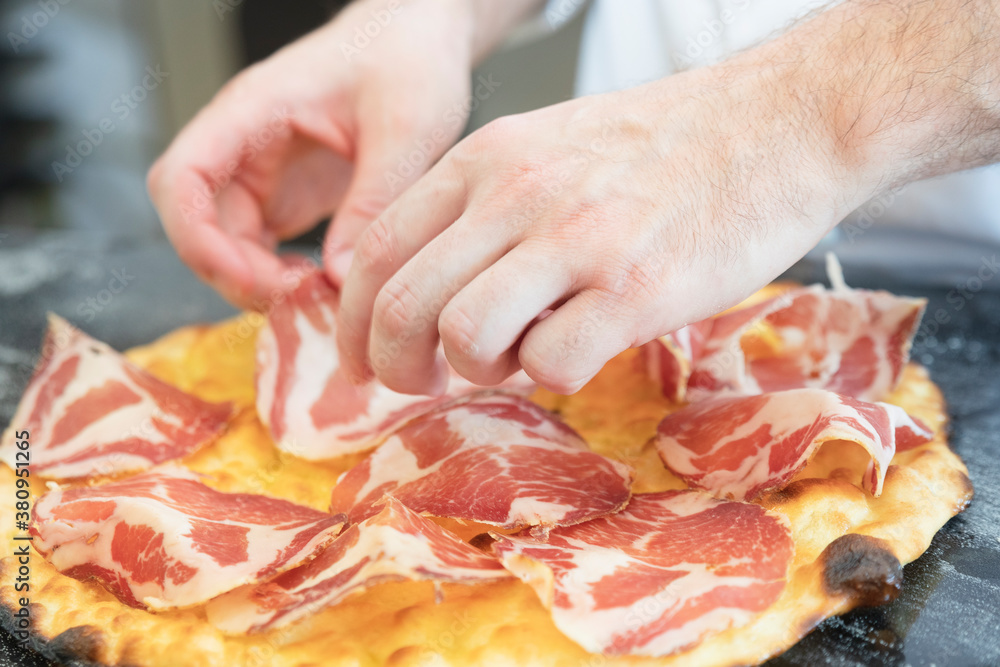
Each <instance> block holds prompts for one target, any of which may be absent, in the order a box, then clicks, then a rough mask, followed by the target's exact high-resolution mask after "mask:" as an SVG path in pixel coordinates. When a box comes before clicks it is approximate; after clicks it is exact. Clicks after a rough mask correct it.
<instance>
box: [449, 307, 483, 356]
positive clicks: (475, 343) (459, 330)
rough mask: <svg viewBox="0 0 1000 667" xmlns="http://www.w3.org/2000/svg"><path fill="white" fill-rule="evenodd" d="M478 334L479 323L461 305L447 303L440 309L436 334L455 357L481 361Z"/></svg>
mask: <svg viewBox="0 0 1000 667" xmlns="http://www.w3.org/2000/svg"><path fill="white" fill-rule="evenodd" d="M479 334H480V329H479V325H478V324H477V323H476V322H474V321H473V320H472V318H471V317H469V314H468V312H466V311H465V310H464V309H463V308H462V307H461V306H458V305H454V304H449V305H448V306H446V307H445V309H444V310H443V311H441V318H440V320H439V321H438V335H439V336H440V337H441V341H442V342H443V343H444V346H445V349H446V350H448V351H450V352H452V353H453V354H455V355H456V357H458V358H461V359H464V360H468V361H472V362H480V361H482V350H481V347H480V345H479V338H480V336H479Z"/></svg>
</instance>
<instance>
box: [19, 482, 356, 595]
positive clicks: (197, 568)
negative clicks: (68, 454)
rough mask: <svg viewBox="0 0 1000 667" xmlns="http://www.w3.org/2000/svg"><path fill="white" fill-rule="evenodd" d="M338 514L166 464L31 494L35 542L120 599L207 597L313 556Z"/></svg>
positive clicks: (339, 520)
mask: <svg viewBox="0 0 1000 667" xmlns="http://www.w3.org/2000/svg"><path fill="white" fill-rule="evenodd" d="M343 524H344V517H343V515H341V516H331V515H329V514H327V513H325V512H319V511H317V510H314V509H311V508H308V507H303V506H301V505H296V504H294V503H290V502H288V501H286V500H280V499H277V498H269V497H267V496H258V495H250V494H243V493H222V492H219V491H216V490H214V489H212V488H210V487H208V486H205V485H204V484H203V483H201V482H200V481H199V479H198V477H197V475H195V474H194V473H192V472H189V471H187V470H185V469H183V468H180V467H173V466H167V467H165V468H162V469H157V470H153V471H149V472H146V473H142V474H140V475H137V476H135V477H131V478H129V479H127V480H124V481H120V482H114V483H111V484H104V485H101V486H94V487H79V488H73V489H66V490H62V489H59V490H55V491H51V492H49V493H46V494H45V495H44V496H42V497H41V498H40V499H39V500H38V502H37V503H36V504H35V508H34V525H33V526H32V528H31V533H32V535H33V536H34V545H35V548H36V549H37V550H38V551H39V552H40V553H41V554H42V555H43V556H45V558H46V559H47V560H48V561H49V562H51V563H52V564H53V565H54V566H55V567H56V569H57V570H59V571H60V572H62V573H63V574H65V575H67V576H70V577H73V578H75V579H81V580H86V579H90V578H94V579H97V580H98V581H99V582H100V583H101V584H102V585H103V586H104V587H105V588H107V589H108V590H109V591H110V592H111V593H113V594H114V595H115V596H116V597H117V598H118V599H120V600H121V601H122V602H124V603H125V604H128V605H131V606H133V607H147V608H149V609H154V610H164V609H171V608H176V607H187V606H190V605H195V604H200V603H203V602H205V601H207V600H209V599H211V598H213V597H215V596H216V595H219V594H220V593H224V592H226V591H229V590H232V589H234V588H236V587H238V586H242V585H244V584H249V583H253V582H256V581H259V580H261V579H264V578H266V577H269V576H271V575H274V574H276V573H278V572H281V571H283V570H286V569H288V568H291V567H294V566H296V565H299V564H300V563H302V562H304V561H305V560H306V559H308V558H310V557H311V556H312V555H313V554H314V553H315V552H316V551H317V550H318V549H319V548H321V547H322V546H324V545H325V544H327V543H329V542H330V541H331V540H332V539H333V538H334V536H336V535H337V534H338V533H339V532H340V529H341V527H342V526H343Z"/></svg>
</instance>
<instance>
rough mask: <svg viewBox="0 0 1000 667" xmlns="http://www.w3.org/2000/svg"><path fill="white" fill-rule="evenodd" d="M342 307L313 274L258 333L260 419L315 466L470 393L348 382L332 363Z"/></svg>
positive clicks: (522, 383)
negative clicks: (421, 392)
mask: <svg viewBox="0 0 1000 667" xmlns="http://www.w3.org/2000/svg"><path fill="white" fill-rule="evenodd" d="M339 304H340V295H339V293H338V292H337V290H336V288H334V287H333V285H332V284H331V283H330V282H329V280H327V278H326V277H325V276H324V275H323V274H322V273H321V272H319V271H314V272H311V273H309V274H307V275H306V276H305V277H304V278H303V279H302V281H301V282H300V284H299V285H298V286H297V287H296V289H294V290H293V291H292V292H290V293H289V294H287V295H285V297H284V300H283V301H282V302H281V303H279V304H277V305H276V306H275V308H274V309H273V310H272V311H271V313H270V314H269V315H268V318H267V323H266V324H265V326H264V327H263V328H262V329H261V330H260V332H259V333H258V334H257V376H256V386H257V413H258V415H259V416H260V419H261V421H262V422H263V423H264V424H265V425H266V426H267V427H268V428H269V429H270V431H271V435H272V436H273V437H274V440H275V442H276V443H277V444H278V447H279V448H281V449H282V450H284V451H287V452H289V453H291V454H294V455H296V456H298V457H301V458H305V459H313V460H317V459H328V458H333V457H337V456H342V455H345V454H350V453H354V452H359V451H364V450H366V449H371V448H372V447H374V446H375V445H377V444H378V443H379V442H380V441H381V439H382V438H384V437H385V435H387V434H388V433H390V432H391V431H392V430H394V429H395V428H397V427H399V426H400V425H401V424H403V423H405V422H406V421H408V420H409V419H412V418H413V417H415V416H417V415H420V414H423V413H424V412H426V411H428V410H430V409H432V408H433V407H435V406H438V405H441V404H443V403H445V402H447V401H448V400H450V398H452V397H454V396H457V395H460V394H464V393H468V392H470V391H473V389H474V387H472V386H471V385H469V384H468V383H467V382H464V381H461V380H456V381H455V382H453V386H452V387H451V389H450V390H449V395H448V396H447V397H439V398H428V397H426V396H411V395H408V394H399V393H396V392H394V391H392V390H390V389H388V388H387V387H385V386H383V385H382V384H380V383H379V382H376V381H371V382H360V381H359V380H358V379H352V378H349V377H348V376H347V374H346V373H345V372H344V371H343V370H342V368H341V366H340V359H339V357H338V356H337V313H338V311H339V308H340V305H339ZM503 386H504V388H507V389H510V390H512V391H515V392H524V391H531V389H532V387H533V384H532V383H530V381H528V379H527V376H525V375H524V374H523V373H522V374H520V375H518V376H515V377H514V378H511V380H510V381H509V382H508V383H505V384H504V385H503Z"/></svg>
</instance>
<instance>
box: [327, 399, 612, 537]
mask: <svg viewBox="0 0 1000 667" xmlns="http://www.w3.org/2000/svg"><path fill="white" fill-rule="evenodd" d="M630 483H631V473H630V470H629V469H628V468H627V467H626V466H625V465H623V464H621V463H618V462H616V461H612V460H610V459H606V458H604V457H603V456H600V455H598V454H595V453H593V452H591V451H590V450H588V449H587V446H586V444H585V443H584V441H583V440H582V439H581V438H580V436H579V435H577V434H576V432H574V431H573V430H572V429H571V428H569V427H568V426H566V425H565V424H563V423H562V422H560V421H559V420H558V419H556V418H555V415H553V414H552V413H550V412H548V411H547V410H544V409H542V408H540V407H539V406H537V405H535V404H534V403H532V402H530V401H528V400H526V399H524V398H521V397H518V396H511V395H506V394H493V393H486V394H480V395H477V396H474V397H472V398H469V399H466V400H463V401H459V402H456V403H454V404H451V405H449V406H446V407H443V408H441V409H439V410H436V411H434V412H432V413H429V414H427V415H424V416H422V417H420V418H418V419H415V420H414V421H411V422H410V423H409V424H407V425H406V426H404V427H403V428H401V429H400V430H398V431H396V432H395V433H394V434H393V435H392V436H390V437H389V439H388V440H386V441H385V443H383V444H382V446H381V447H379V448H378V449H377V450H375V451H374V452H373V453H372V455H371V456H369V457H368V458H367V459H365V460H364V461H362V462H361V463H360V464H358V465H357V466H355V467H354V468H352V469H351V470H349V471H348V472H347V473H346V474H345V475H344V476H343V478H342V479H341V480H340V482H339V483H338V484H337V486H336V487H334V489H333V497H332V501H331V506H330V507H331V511H332V512H344V513H346V514H348V516H349V517H350V520H351V522H352V523H354V522H358V521H361V520H363V519H365V518H367V517H369V516H371V515H372V514H374V513H375V512H376V511H378V510H377V503H378V502H379V500H381V498H382V496H383V495H384V494H386V493H390V494H392V495H393V496H394V497H396V498H397V499H399V500H400V501H401V502H402V503H403V504H405V505H406V506H407V507H409V508H411V509H413V510H415V511H417V512H426V513H428V514H432V515H434V516H439V517H449V518H455V519H463V520H469V521H477V522H480V523H486V524H491V525H494V526H503V527H504V528H519V527H524V526H536V525H542V526H552V525H565V524H571V523H577V522H580V521H586V520H588V519H592V518H594V517H597V516H602V515H604V514H608V513H610V512H616V511H618V510H619V509H621V508H622V507H623V506H624V505H625V503H626V502H628V499H629V493H630V491H629V488H630Z"/></svg>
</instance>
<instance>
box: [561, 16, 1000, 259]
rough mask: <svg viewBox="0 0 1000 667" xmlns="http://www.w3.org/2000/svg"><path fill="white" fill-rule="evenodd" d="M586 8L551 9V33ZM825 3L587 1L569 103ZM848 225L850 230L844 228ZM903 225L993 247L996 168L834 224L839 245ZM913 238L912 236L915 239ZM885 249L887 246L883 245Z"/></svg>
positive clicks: (998, 239)
mask: <svg viewBox="0 0 1000 667" xmlns="http://www.w3.org/2000/svg"><path fill="white" fill-rule="evenodd" d="M587 4H588V3H586V2H584V1H583V0H550V2H549V4H548V6H547V8H546V10H545V20H546V21H547V22H548V24H549V25H550V27H557V26H558V25H559V24H560V23H562V22H564V21H565V20H567V19H568V18H570V17H571V16H572V15H573V14H574V13H575V12H576V11H577V10H579V9H581V8H582V7H583V6H584V5H587ZM829 4H831V3H829V2H827V1H825V0H819V1H818V0H594V1H593V2H592V3H590V7H589V8H588V10H587V11H588V15H587V17H586V23H585V25H584V29H583V35H582V39H581V45H580V56H579V63H578V67H577V79H576V86H575V91H576V94H577V95H578V96H580V95H590V94H595V93H605V92H609V91H613V90H620V89H623V88H628V87H631V86H635V85H639V84H642V83H646V82H648V81H653V80H655V79H659V78H662V77H664V76H667V75H669V74H672V73H675V72H678V71H682V70H684V69H689V68H692V67H699V66H704V65H709V64H712V63H716V62H719V61H721V60H723V59H725V58H726V57H728V56H729V55H731V54H733V53H735V52H738V51H741V50H744V49H748V48H752V47H753V46H755V45H757V44H760V43H762V42H764V41H767V40H768V39H769V38H772V37H774V36H776V35H778V34H780V33H781V32H782V31H783V30H785V29H787V27H788V26H790V25H792V24H793V23H794V22H795V21H797V20H800V19H801V18H802V17H804V16H806V15H808V14H809V13H810V12H813V11H817V10H819V9H821V8H822V7H824V6H826V5H829ZM852 225H853V227H852ZM898 225H905V226H906V227H907V228H909V229H911V230H921V231H922V232H925V233H926V235H930V236H935V235H940V234H948V235H952V236H961V237H964V238H965V239H968V240H975V241H978V242H987V243H990V244H993V245H996V244H1000V165H993V166H990V167H983V168H979V169H973V170H969V171H964V172H959V173H956V174H950V175H947V176H943V177H938V178H934V179H930V180H926V181H921V182H919V183H914V184H911V185H908V186H905V187H904V188H902V189H901V190H899V191H896V192H892V193H887V194H886V195H882V196H881V197H879V198H876V199H875V200H873V201H871V202H868V203H867V204H865V205H863V206H862V207H860V208H859V209H858V211H856V212H855V213H854V214H852V217H849V218H848V219H847V220H845V222H844V224H843V225H841V228H840V229H841V231H840V234H841V239H840V240H841V241H842V242H843V241H845V239H846V238H847V236H850V237H851V238H850V239H848V240H849V241H850V242H851V243H853V242H854V240H856V239H855V236H858V235H857V234H856V232H858V231H862V232H863V234H864V235H868V234H869V233H870V232H871V231H873V230H876V231H884V230H885V228H886V227H893V226H898ZM918 235H919V234H918ZM889 245H890V246H891V245H892V244H889Z"/></svg>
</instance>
